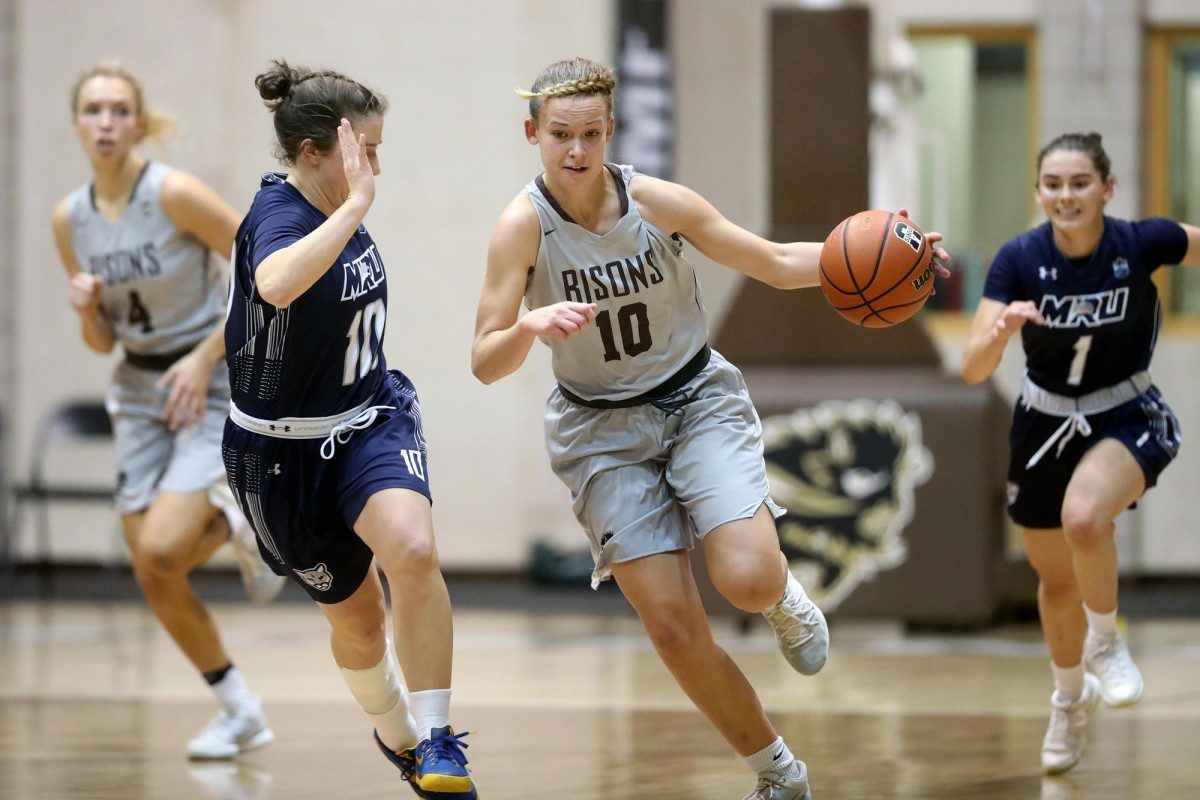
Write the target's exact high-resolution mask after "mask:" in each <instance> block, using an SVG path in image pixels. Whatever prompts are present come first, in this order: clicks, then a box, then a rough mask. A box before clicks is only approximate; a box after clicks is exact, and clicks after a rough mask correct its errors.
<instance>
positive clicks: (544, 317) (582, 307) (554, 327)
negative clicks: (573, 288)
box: [520, 300, 596, 339]
mask: <svg viewBox="0 0 1200 800" xmlns="http://www.w3.org/2000/svg"><path fill="white" fill-rule="evenodd" d="M595 320H596V304H595V303H574V302H571V301H569V300H566V301H563V302H561V303H555V304H554V305H552V306H543V307H542V308H535V309H534V310H533V311H530V312H529V313H528V314H526V315H525V316H523V317H521V322H520V325H521V328H522V329H523V330H525V331H527V332H529V333H532V334H533V335H534V336H551V337H553V338H555V339H569V338H570V337H572V336H574V335H575V334H577V333H579V332H580V331H581V330H583V329H584V328H586V327H587V326H588V325H589V324H591V323H592V322H594V321H595Z"/></svg>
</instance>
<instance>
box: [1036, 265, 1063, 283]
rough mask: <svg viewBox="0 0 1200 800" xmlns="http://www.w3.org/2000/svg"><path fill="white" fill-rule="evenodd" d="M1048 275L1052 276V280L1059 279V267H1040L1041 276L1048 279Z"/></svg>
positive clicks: (1039, 275) (1039, 273)
mask: <svg viewBox="0 0 1200 800" xmlns="http://www.w3.org/2000/svg"><path fill="white" fill-rule="evenodd" d="M1047 275H1049V276H1050V280H1052V281H1056V280H1058V267H1050V268H1049V269H1046V268H1045V267H1038V277H1039V278H1041V279H1042V280H1046V276H1047Z"/></svg>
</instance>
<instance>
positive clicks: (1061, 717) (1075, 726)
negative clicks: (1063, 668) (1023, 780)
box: [1042, 674, 1100, 775]
mask: <svg viewBox="0 0 1200 800" xmlns="http://www.w3.org/2000/svg"><path fill="white" fill-rule="evenodd" d="M1057 698H1058V693H1057V692H1055V693H1054V694H1052V695H1051V696H1050V725H1049V727H1047V728H1046V737H1045V738H1044V739H1042V769H1044V770H1045V771H1046V772H1048V773H1050V774H1051V775H1053V774H1055V773H1058V772H1066V771H1067V770H1069V769H1070V768H1071V767H1073V766H1075V763H1076V762H1077V761H1079V757H1080V756H1081V755H1083V747H1084V745H1085V744H1087V725H1088V720H1089V719H1090V717H1091V715H1092V712H1093V711H1095V710H1096V705H1097V704H1098V703H1099V702H1100V681H1099V679H1098V678H1096V676H1095V675H1090V674H1089V675H1084V676H1083V694H1081V695H1080V696H1079V699H1078V700H1076V701H1075V702H1073V703H1059V702H1058V699H1057Z"/></svg>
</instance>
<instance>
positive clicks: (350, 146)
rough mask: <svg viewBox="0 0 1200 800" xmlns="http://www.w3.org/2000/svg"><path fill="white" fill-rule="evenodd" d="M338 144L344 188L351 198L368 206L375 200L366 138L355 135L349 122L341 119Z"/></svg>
mask: <svg viewBox="0 0 1200 800" xmlns="http://www.w3.org/2000/svg"><path fill="white" fill-rule="evenodd" d="M338 144H339V145H340V146H341V149H342V169H344V170H345V171H346V186H347V187H349V189H350V193H349V195H348V196H347V198H346V199H347V200H349V199H350V198H352V197H356V198H359V199H361V200H364V201H366V203H367V205H370V204H371V203H372V202H374V200H375V172H374V171H373V170H372V169H371V162H370V161H369V160H368V159H367V136H366V134H363V133H360V134H355V133H354V129H353V128H352V127H351V126H350V120H348V119H345V118H343V119H342V123H341V124H340V125H338Z"/></svg>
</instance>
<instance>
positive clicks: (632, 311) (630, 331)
mask: <svg viewBox="0 0 1200 800" xmlns="http://www.w3.org/2000/svg"><path fill="white" fill-rule="evenodd" d="M635 324H636V325H637V329H636V330H634V325H635ZM596 327H597V328H599V330H600V341H601V342H603V343H604V360H605V361H619V360H620V359H621V354H620V353H618V352H617V341H616V338H615V337H614V336H613V325H612V314H611V313H609V310H608V309H607V308H606V309H604V310H603V311H601V312H600V313H599V314H597V315H596ZM617 327H618V328H620V331H621V349H622V350H624V351H625V355H627V356H629V357H630V358H633V357H634V356H636V355H639V354H641V353H644V352H646V351H647V350H649V349H650V344H651V341H650V315H649V313H648V310H647V308H646V304H645V303H630V304H629V305H626V306H621V307H620V308H618V309H617Z"/></svg>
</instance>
